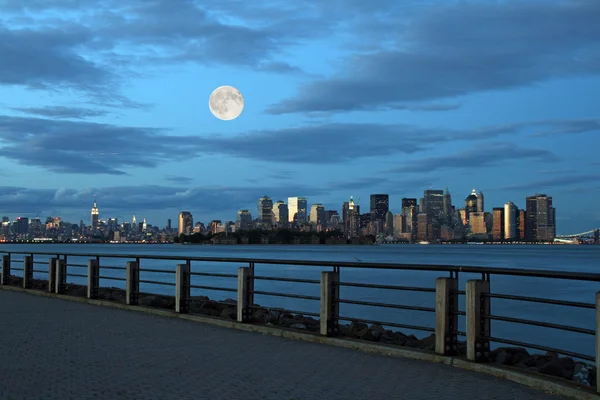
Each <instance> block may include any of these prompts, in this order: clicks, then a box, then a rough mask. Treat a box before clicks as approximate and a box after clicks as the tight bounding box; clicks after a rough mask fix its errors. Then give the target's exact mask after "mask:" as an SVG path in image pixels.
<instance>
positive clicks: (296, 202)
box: [288, 197, 308, 225]
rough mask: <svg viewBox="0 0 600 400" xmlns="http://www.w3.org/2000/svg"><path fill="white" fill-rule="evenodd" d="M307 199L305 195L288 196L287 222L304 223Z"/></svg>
mask: <svg viewBox="0 0 600 400" xmlns="http://www.w3.org/2000/svg"><path fill="white" fill-rule="evenodd" d="M307 208H308V200H307V199H306V197H288V210H289V222H292V223H296V224H299V225H302V224H305V223H306V216H307V215H306V213H307Z"/></svg>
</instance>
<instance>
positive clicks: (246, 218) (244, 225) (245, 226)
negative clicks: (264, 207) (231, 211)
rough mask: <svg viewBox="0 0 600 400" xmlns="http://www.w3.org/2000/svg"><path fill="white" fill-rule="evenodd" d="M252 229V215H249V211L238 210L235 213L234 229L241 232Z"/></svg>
mask: <svg viewBox="0 0 600 400" xmlns="http://www.w3.org/2000/svg"><path fill="white" fill-rule="evenodd" d="M252 228H253V223H252V214H250V211H249V210H240V211H238V213H237V217H236V219H235V229H236V231H237V230H241V231H248V230H251V229H252Z"/></svg>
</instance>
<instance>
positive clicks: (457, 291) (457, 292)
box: [450, 290, 467, 295]
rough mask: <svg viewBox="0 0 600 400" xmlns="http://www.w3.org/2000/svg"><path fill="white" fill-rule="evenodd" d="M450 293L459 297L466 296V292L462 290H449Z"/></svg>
mask: <svg viewBox="0 0 600 400" xmlns="http://www.w3.org/2000/svg"><path fill="white" fill-rule="evenodd" d="M450 293H452V294H458V295H461V294H462V295H465V294H467V292H466V291H464V290H451V291H450Z"/></svg>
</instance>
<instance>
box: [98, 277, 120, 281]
mask: <svg viewBox="0 0 600 400" xmlns="http://www.w3.org/2000/svg"><path fill="white" fill-rule="evenodd" d="M98 279H109V280H111V281H123V282H126V281H127V278H116V277H113V276H99V277H98Z"/></svg>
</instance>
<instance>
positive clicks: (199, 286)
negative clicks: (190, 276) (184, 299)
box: [188, 285, 237, 292]
mask: <svg viewBox="0 0 600 400" xmlns="http://www.w3.org/2000/svg"><path fill="white" fill-rule="evenodd" d="M188 287H189V288H191V289H205V290H217V291H223V292H237V289H232V288H224V287H216V286H201V285H189V286H188Z"/></svg>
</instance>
